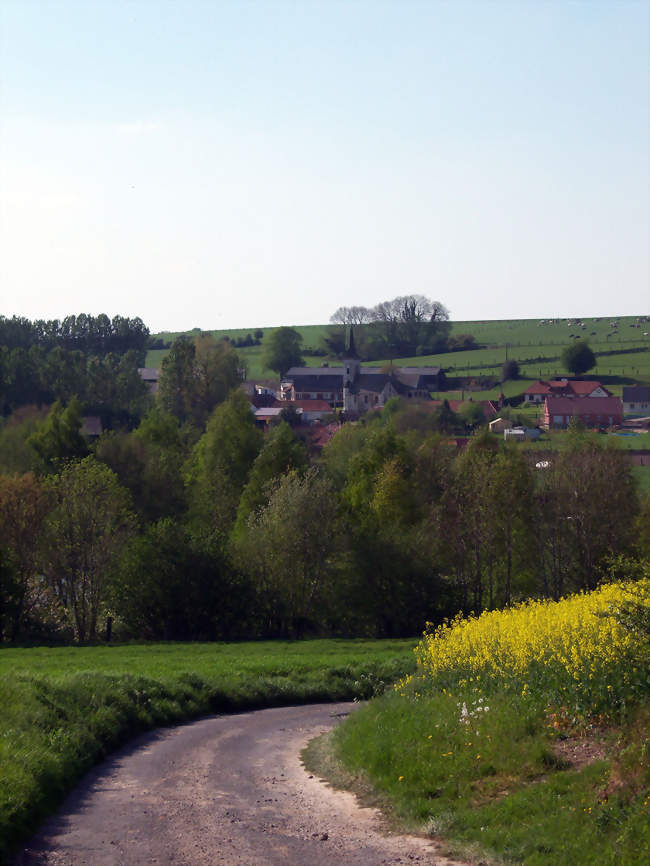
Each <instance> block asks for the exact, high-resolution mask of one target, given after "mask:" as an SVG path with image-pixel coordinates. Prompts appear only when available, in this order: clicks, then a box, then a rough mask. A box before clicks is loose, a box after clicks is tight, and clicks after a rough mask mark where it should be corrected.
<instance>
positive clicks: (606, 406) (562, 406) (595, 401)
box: [546, 397, 623, 415]
mask: <svg viewBox="0 0 650 866" xmlns="http://www.w3.org/2000/svg"><path fill="white" fill-rule="evenodd" d="M546 410H547V411H548V412H549V414H551V415H622V414H623V401H622V400H621V399H620V397H590V398H589V400H573V399H572V398H571V397H547V398H546Z"/></svg>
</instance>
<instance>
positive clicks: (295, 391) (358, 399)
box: [280, 329, 444, 418]
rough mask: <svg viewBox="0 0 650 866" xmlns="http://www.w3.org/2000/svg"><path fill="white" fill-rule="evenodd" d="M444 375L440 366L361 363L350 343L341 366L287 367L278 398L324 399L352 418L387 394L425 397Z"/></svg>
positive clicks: (351, 342) (438, 388)
mask: <svg viewBox="0 0 650 866" xmlns="http://www.w3.org/2000/svg"><path fill="white" fill-rule="evenodd" d="M443 382H444V375H443V373H442V372H441V370H440V367H392V366H391V368H390V369H389V370H386V368H380V367H370V366H368V365H365V364H362V363H361V361H360V360H359V358H358V356H357V354H356V351H355V348H354V334H353V332H352V329H350V345H349V348H348V351H347V354H346V357H345V358H344V360H343V364H342V366H334V367H330V366H329V364H324V365H323V366H322V367H291V369H289V370H288V371H287V373H286V375H285V376H284V377H283V379H282V382H281V383H280V399H281V400H326V401H327V403H329V405H330V407H331V408H337V407H343V409H344V411H345V413H346V415H348V417H351V418H354V417H358V416H359V415H362V414H363V413H364V412H367V411H368V410H369V409H372V408H374V407H376V406H383V405H384V404H385V403H386V402H387V401H388V400H389V399H390V398H391V397H396V396H400V397H406V398H420V399H425V400H429V399H430V397H431V391H437V390H440V388H441V387H442V385H443Z"/></svg>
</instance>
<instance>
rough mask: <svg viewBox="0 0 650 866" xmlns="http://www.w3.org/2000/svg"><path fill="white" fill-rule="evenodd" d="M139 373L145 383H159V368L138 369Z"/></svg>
mask: <svg viewBox="0 0 650 866" xmlns="http://www.w3.org/2000/svg"><path fill="white" fill-rule="evenodd" d="M138 373H139V374H140V377H141V378H142V379H144V380H145V382H157V381H158V379H159V378H160V370H159V369H158V368H157V367H138Z"/></svg>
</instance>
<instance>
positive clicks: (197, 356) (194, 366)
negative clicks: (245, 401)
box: [158, 334, 241, 427]
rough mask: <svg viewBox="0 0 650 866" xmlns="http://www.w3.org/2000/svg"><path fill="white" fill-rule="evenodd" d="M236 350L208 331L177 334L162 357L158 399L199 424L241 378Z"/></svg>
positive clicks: (182, 417)
mask: <svg viewBox="0 0 650 866" xmlns="http://www.w3.org/2000/svg"><path fill="white" fill-rule="evenodd" d="M239 367H240V362H239V356H238V355H237V352H236V351H235V350H234V349H233V348H232V346H231V345H230V343H229V342H228V341H226V340H220V341H216V340H215V338H214V337H213V336H212V335H211V334H197V335H196V336H195V337H194V338H193V339H191V340H190V338H189V337H186V336H181V337H179V338H178V339H177V340H175V341H174V343H173V345H172V348H171V350H170V352H169V354H168V355H167V357H166V358H165V359H164V360H163V363H162V375H161V378H160V385H159V398H158V399H159V402H160V405H161V406H162V407H163V409H164V410H165V411H166V412H171V414H172V415H174V416H175V417H176V418H178V420H179V421H180V422H181V423H183V422H184V421H191V422H192V423H193V424H194V425H195V426H197V427H203V426H204V424H205V422H206V420H207V418H208V417H209V416H210V414H211V412H212V411H213V410H214V409H215V407H216V406H218V405H219V404H220V403H222V402H223V401H224V400H225V399H226V397H227V396H228V394H229V393H230V391H231V390H232V389H233V388H234V387H236V386H237V385H238V384H239V383H240V381H241V375H240V372H239Z"/></svg>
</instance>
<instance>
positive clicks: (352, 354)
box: [345, 325, 360, 361]
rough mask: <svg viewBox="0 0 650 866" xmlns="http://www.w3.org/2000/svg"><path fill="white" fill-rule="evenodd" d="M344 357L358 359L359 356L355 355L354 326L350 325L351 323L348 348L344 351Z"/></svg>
mask: <svg viewBox="0 0 650 866" xmlns="http://www.w3.org/2000/svg"><path fill="white" fill-rule="evenodd" d="M345 357H346V358H351V359H352V360H354V361H358V360H360V359H359V356H358V355H357V350H356V347H355V345H354V328H353V327H352V325H350V343H349V345H348V350H347V352H346V353H345Z"/></svg>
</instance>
